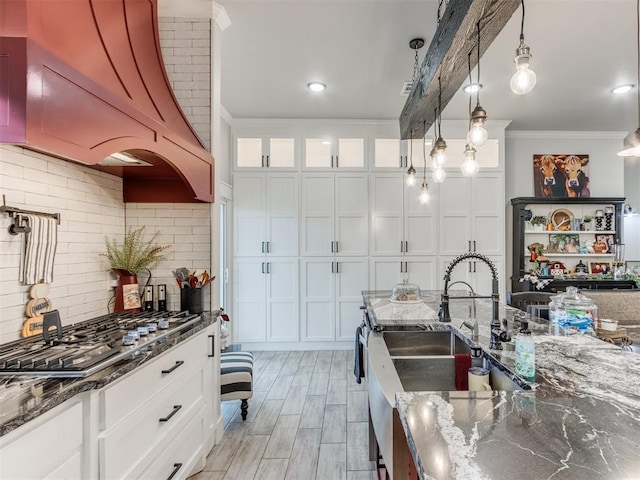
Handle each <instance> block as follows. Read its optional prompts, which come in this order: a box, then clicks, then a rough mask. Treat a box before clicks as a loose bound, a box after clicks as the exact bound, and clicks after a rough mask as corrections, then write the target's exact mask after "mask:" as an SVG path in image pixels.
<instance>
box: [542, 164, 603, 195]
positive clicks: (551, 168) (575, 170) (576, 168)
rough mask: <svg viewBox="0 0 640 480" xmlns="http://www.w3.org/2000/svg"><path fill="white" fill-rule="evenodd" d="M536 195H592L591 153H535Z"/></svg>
mask: <svg viewBox="0 0 640 480" xmlns="http://www.w3.org/2000/svg"><path fill="white" fill-rule="evenodd" d="M533 180H534V192H535V196H536V197H558V198H576V197H590V196H591V194H590V189H589V155H573V154H572V155H549V154H545V155H534V156H533Z"/></svg>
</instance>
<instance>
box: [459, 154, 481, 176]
mask: <svg viewBox="0 0 640 480" xmlns="http://www.w3.org/2000/svg"><path fill="white" fill-rule="evenodd" d="M460 170H461V171H462V174H463V175H464V176H465V177H473V176H474V175H475V174H476V173H478V171H479V170H480V164H479V163H478V161H477V160H476V159H475V158H474V159H470V158H467V159H466V160H465V161H464V162H462V165H460Z"/></svg>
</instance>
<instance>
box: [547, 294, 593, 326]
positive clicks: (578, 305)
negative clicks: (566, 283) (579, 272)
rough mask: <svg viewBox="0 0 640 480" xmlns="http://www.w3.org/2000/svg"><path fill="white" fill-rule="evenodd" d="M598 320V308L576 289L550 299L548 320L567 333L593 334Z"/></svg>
mask: <svg viewBox="0 0 640 480" xmlns="http://www.w3.org/2000/svg"><path fill="white" fill-rule="evenodd" d="M597 319H598V307H597V306H596V304H595V303H593V300H591V299H590V298H587V297H585V296H584V295H581V294H580V293H578V289H577V288H576V287H568V288H567V291H566V292H562V293H560V294H558V295H554V296H553V297H551V302H550V303H549V320H550V321H551V322H552V323H556V324H558V325H559V326H561V327H563V328H564V329H565V331H566V332H567V333H576V332H583V333H584V332H589V333H590V332H593V330H594V325H595V322H596V320H597Z"/></svg>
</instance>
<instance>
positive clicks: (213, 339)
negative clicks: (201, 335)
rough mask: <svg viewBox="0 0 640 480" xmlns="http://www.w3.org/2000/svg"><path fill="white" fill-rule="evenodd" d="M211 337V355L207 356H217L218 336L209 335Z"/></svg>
mask: <svg viewBox="0 0 640 480" xmlns="http://www.w3.org/2000/svg"><path fill="white" fill-rule="evenodd" d="M209 338H210V339H211V355H207V357H215V356H216V336H215V335H209Z"/></svg>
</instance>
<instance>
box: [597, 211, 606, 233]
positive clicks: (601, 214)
mask: <svg viewBox="0 0 640 480" xmlns="http://www.w3.org/2000/svg"><path fill="white" fill-rule="evenodd" d="M603 220H604V212H603V211H602V210H596V230H597V231H599V232H601V231H602V230H604V227H603V225H602V221H603Z"/></svg>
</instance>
